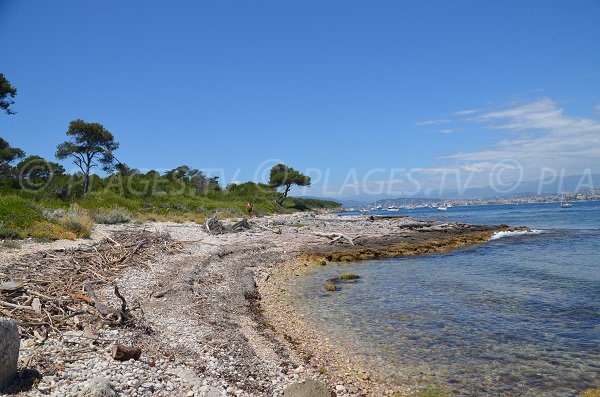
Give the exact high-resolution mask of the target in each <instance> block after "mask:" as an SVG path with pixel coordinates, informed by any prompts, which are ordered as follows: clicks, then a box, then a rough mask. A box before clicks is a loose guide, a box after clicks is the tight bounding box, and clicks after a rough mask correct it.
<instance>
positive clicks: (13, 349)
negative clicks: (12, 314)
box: [0, 317, 21, 392]
mask: <svg viewBox="0 0 600 397" xmlns="http://www.w3.org/2000/svg"><path fill="white" fill-rule="evenodd" d="M20 344H21V337H20V336H19V330H18V329H17V324H16V323H15V322H14V321H13V320H11V319H8V318H4V317H0V357H2V360H0V392H1V391H2V390H4V388H6V387H8V386H10V385H11V384H12V382H13V380H14V378H15V375H16V374H17V363H18V361H19V347H20Z"/></svg>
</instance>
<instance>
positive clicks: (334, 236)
mask: <svg viewBox="0 0 600 397" xmlns="http://www.w3.org/2000/svg"><path fill="white" fill-rule="evenodd" d="M313 234H314V235H315V236H319V237H325V238H328V239H330V240H331V241H330V244H333V243H335V242H337V241H340V240H341V239H345V240H346V241H348V244H350V245H354V240H355V239H357V238H358V236H356V237H350V236H347V235H345V234H342V233H321V232H313Z"/></svg>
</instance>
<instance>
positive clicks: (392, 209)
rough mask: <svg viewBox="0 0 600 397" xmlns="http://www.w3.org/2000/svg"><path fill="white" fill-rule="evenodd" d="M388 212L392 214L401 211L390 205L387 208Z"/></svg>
mask: <svg viewBox="0 0 600 397" xmlns="http://www.w3.org/2000/svg"><path fill="white" fill-rule="evenodd" d="M387 210H388V211H390V212H397V211H399V210H400V208H398V207H396V206H395V205H390V206H389V207H387Z"/></svg>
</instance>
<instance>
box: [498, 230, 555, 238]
mask: <svg viewBox="0 0 600 397" xmlns="http://www.w3.org/2000/svg"><path fill="white" fill-rule="evenodd" d="M543 232H544V231H543V230H538V229H531V230H514V231H504V232H495V233H494V235H493V236H492V237H490V240H497V239H499V238H503V237H515V236H523V235H527V234H540V233H543Z"/></svg>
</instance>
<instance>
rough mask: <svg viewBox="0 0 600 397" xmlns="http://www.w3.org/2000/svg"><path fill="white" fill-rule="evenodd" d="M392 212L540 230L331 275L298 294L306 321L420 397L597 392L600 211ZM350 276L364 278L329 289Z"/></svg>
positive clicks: (345, 267)
mask: <svg viewBox="0 0 600 397" xmlns="http://www.w3.org/2000/svg"><path fill="white" fill-rule="evenodd" d="M394 214H397V215H398V216H407V215H408V216H410V217H414V218H416V219H440V220H444V221H457V222H464V223H472V224H509V225H514V226H521V225H524V226H529V227H530V228H532V229H533V231H532V232H531V233H524V234H523V233H521V234H518V233H514V234H511V233H508V234H507V233H503V234H499V235H496V236H494V237H493V238H492V239H491V240H490V241H488V242H487V243H485V244H482V245H478V246H475V247H469V248H464V249H460V250H457V251H454V252H452V253H449V254H437V255H428V256H420V257H400V258H391V259H384V260H372V261H361V262H356V263H352V264H335V263H331V264H329V265H327V266H323V267H321V268H319V269H318V270H317V271H316V272H314V273H311V274H309V275H307V276H306V277H305V278H304V279H302V280H301V281H300V282H298V283H297V284H296V285H295V286H294V287H293V289H294V292H295V296H296V297H297V299H296V301H295V304H296V306H297V309H298V310H299V311H300V312H301V313H302V314H303V315H304V316H305V319H306V320H307V321H309V322H310V323H311V324H312V325H313V326H315V327H316V328H318V329H320V330H321V331H323V332H324V333H326V335H328V336H329V338H330V339H331V340H332V341H333V342H335V343H336V344H337V345H338V346H340V347H341V348H343V349H344V350H346V351H347V352H348V353H349V354H350V355H351V356H353V357H355V358H356V360H357V361H359V362H361V363H363V365H365V366H366V367H367V368H370V369H372V370H373V371H376V372H378V373H379V374H381V375H382V376H384V377H385V378H386V379H387V380H388V381H389V382H392V383H395V384H399V385H407V384H410V385H414V386H415V387H416V388H418V389H419V390H420V393H421V394H418V395H432V396H433V395H436V396H437V395H445V396H578V395H580V394H581V393H582V391H584V390H586V389H589V388H598V387H600V202H594V201H587V202H575V203H574V205H573V207H572V208H568V209H565V208H561V207H560V206H559V204H558V203H540V204H538V203H536V204H520V205H482V206H465V207H452V208H449V209H448V210H447V211H444V212H442V211H436V210H435V209H414V210H400V211H399V212H397V213H394ZM341 273H355V274H358V275H360V279H359V280H358V281H357V282H355V283H344V284H340V286H341V289H340V290H339V291H336V292H327V291H325V289H324V284H325V283H326V282H327V279H328V278H330V277H334V276H337V275H339V274H341Z"/></svg>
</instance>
